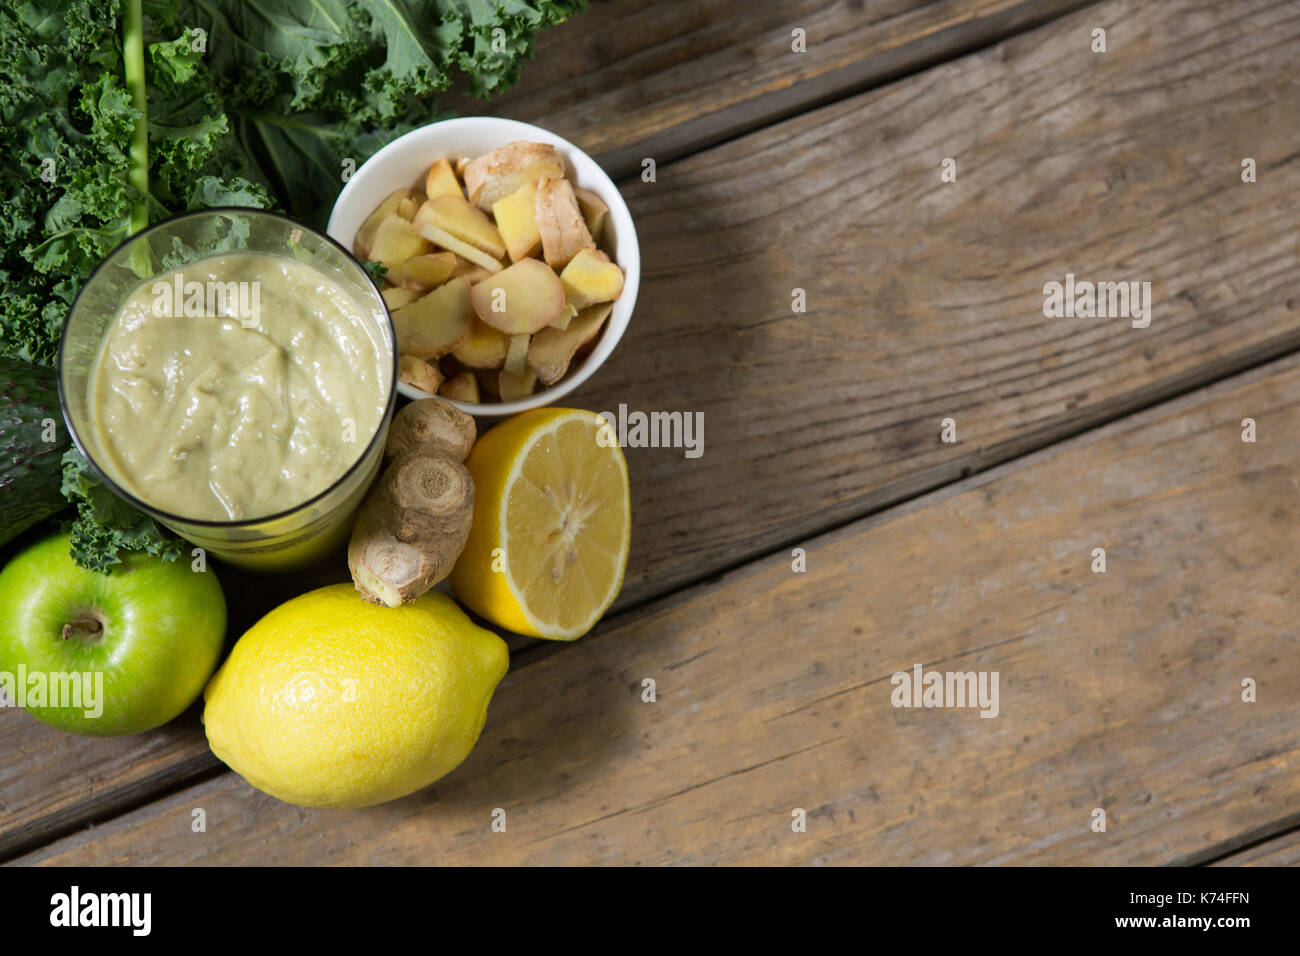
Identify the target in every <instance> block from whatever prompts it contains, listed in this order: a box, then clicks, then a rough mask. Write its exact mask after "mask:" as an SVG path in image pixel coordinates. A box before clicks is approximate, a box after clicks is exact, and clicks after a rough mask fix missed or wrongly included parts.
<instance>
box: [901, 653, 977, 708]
mask: <svg viewBox="0 0 1300 956" xmlns="http://www.w3.org/2000/svg"><path fill="white" fill-rule="evenodd" d="M998 676H999V674H998V672H997V671H926V670H925V669H924V668H923V667H922V666H921V665H920V664H916V665H914V666H913V667H912V670H911V672H908V671H898V672H896V673H895V674H894V675H893V677H891V678H890V679H889V682H890V683H891V684H893V685H894V690H893V691H892V692H891V693H890V695H889V702H890V703H891V704H893V705H894V706H895V707H978V708H980V716H981V717H996V716H997V715H998Z"/></svg>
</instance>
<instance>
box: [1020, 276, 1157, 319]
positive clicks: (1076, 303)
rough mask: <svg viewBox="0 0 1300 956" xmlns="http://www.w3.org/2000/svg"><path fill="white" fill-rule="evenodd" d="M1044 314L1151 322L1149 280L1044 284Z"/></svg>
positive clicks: (1072, 277)
mask: <svg viewBox="0 0 1300 956" xmlns="http://www.w3.org/2000/svg"><path fill="white" fill-rule="evenodd" d="M1043 315H1044V316H1046V317H1047V318H1049V319H1073V318H1076V317H1077V318H1080V319H1114V318H1123V319H1131V320H1132V324H1133V328H1135V329H1145V328H1146V327H1147V326H1149V325H1150V324H1151V283H1150V282H1075V281H1074V273H1073V272H1067V273H1066V274H1065V282H1064V283H1060V282H1049V283H1047V284H1046V285H1045V286H1043Z"/></svg>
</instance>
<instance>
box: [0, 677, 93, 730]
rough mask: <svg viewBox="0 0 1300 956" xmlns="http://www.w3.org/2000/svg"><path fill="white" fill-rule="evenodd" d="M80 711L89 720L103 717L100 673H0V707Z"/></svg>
mask: <svg viewBox="0 0 1300 956" xmlns="http://www.w3.org/2000/svg"><path fill="white" fill-rule="evenodd" d="M15 706H16V707H20V708H22V709H26V708H28V707H42V708H44V707H53V708H58V709H65V708H66V709H69V710H80V711H82V712H83V713H84V715H85V716H86V717H88V718H90V719H92V720H93V719H95V718H98V717H102V716H103V714H104V673H103V671H28V670H27V665H26V664H19V665H18V673H17V674H13V673H11V672H9V671H0V707H15Z"/></svg>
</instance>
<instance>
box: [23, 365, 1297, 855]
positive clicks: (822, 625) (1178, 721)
mask: <svg viewBox="0 0 1300 956" xmlns="http://www.w3.org/2000/svg"><path fill="white" fill-rule="evenodd" d="M1246 416H1250V417H1253V418H1254V419H1256V421H1257V422H1258V423H1259V441H1258V442H1257V443H1256V444H1245V443H1243V442H1242V440H1241V427H1240V421H1241V419H1242V418H1243V417H1246ZM1297 430H1300V356H1293V357H1292V358H1289V359H1286V360H1283V361H1281V362H1278V363H1275V364H1273V365H1272V366H1269V367H1266V368H1264V369H1260V370H1256V371H1255V372H1251V373H1248V374H1247V375H1244V376H1240V377H1238V378H1235V379H1233V380H1231V381H1230V382H1228V383H1224V384H1222V385H1219V386H1215V387H1214V388H1212V389H1208V390H1202V391H1199V392H1197V393H1195V394H1193V395H1191V396H1187V397H1185V398H1182V399H1179V400H1177V401H1175V402H1172V403H1168V404H1165V405H1161V406H1158V407H1156V408H1154V409H1150V410H1148V411H1146V412H1143V413H1141V414H1139V415H1136V416H1132V417H1130V418H1127V419H1124V420H1123V421H1120V422H1117V423H1114V424H1112V425H1109V426H1107V427H1105V428H1103V429H1100V430H1097V431H1093V432H1090V433H1089V434H1087V435H1086V436H1083V437H1081V438H1077V439H1073V440H1071V441H1069V442H1066V443H1064V444H1061V445H1056V446H1053V447H1052V448H1050V449H1048V450H1046V451H1043V452H1039V453H1036V454H1034V455H1032V456H1029V457H1026V458H1023V459H1019V460H1017V461H1016V462H1013V463H1011V464H1009V465H1005V466H1002V467H999V468H998V469H995V470H994V471H992V472H990V473H987V474H984V475H980V476H977V477H975V478H972V479H968V480H967V481H964V482H962V483H961V484H960V486H950V487H949V488H947V489H944V490H942V491H940V492H937V493H935V494H933V495H931V496H928V497H927V498H926V499H923V500H921V501H916V502H912V503H909V504H908V505H905V506H903V507H900V508H898V509H895V510H893V511H891V512H888V513H886V514H883V515H878V516H874V517H872V518H868V519H865V520H863V521H861V522H859V523H857V524H855V525H852V526H850V527H847V528H844V529H841V530H839V531H836V532H834V533H832V534H830V535H828V536H826V537H824V538H819V539H816V540H814V541H812V542H810V543H809V545H808V555H807V571H806V573H803V574H799V573H794V572H793V571H792V568H791V564H790V560H789V557H788V556H787V555H784V554H777V555H774V556H772V557H770V558H768V559H765V560H763V561H760V562H757V563H755V564H754V565H751V566H747V567H746V568H744V569H742V570H740V571H737V572H734V573H731V574H729V575H727V576H725V577H724V578H723V579H722V580H720V581H718V582H716V583H712V584H708V585H702V586H699V587H697V588H694V589H692V590H691V591H689V592H687V593H682V594H678V595H674V596H670V597H669V598H667V599H665V600H664V601H662V602H660V603H659V604H657V605H655V606H652V607H648V608H646V609H644V610H643V611H641V612H639V613H637V614H636V615H634V617H635V619H634V620H629V621H626V622H624V623H622V624H621V625H619V626H616V627H614V628H612V629H611V632H610V633H608V635H607V636H605V637H602V638H600V639H597V640H587V641H583V642H579V643H578V644H575V645H571V646H566V647H564V648H562V649H561V650H559V651H557V652H556V653H553V654H550V655H548V656H546V657H544V658H542V659H540V660H537V661H535V662H534V663H532V664H531V665H530V666H528V667H525V668H522V669H521V670H518V671H516V672H514V673H512V674H510V675H508V676H507V678H506V680H505V681H504V682H503V684H502V686H501V687H500V688H499V690H498V692H497V696H496V698H495V700H494V701H493V705H492V709H491V712H490V715H489V719H488V723H487V727H486V729H485V732H484V735H483V738H482V740H481V741H480V743H479V745H478V747H477V749H476V750H475V752H474V753H473V754H472V755H471V757H470V759H469V760H468V761H467V762H466V763H465V765H463V766H462V767H461V768H459V769H458V770H457V771H456V772H455V773H453V774H452V775H450V776H449V777H447V778H445V779H444V780H443V781H442V782H440V783H438V784H436V785H435V786H434V787H433V788H431V789H430V790H428V791H426V792H424V793H421V794H417V795H415V796H413V797H411V798H408V799H406V800H402V801H398V802H396V803H393V804H389V805H387V806H384V807H378V808H371V809H368V810H364V811H331V812H320V811H308V810H302V809H299V808H295V807H291V806H287V805H284V804H280V803H278V802H277V801H275V800H273V799H272V798H270V797H266V796H264V795H262V794H259V793H257V792H256V791H254V790H252V789H251V788H250V787H249V786H248V785H247V784H245V783H244V782H243V781H242V780H240V779H239V778H237V777H235V776H233V775H225V776H222V777H220V778H217V779H214V780H211V781H209V782H207V783H204V784H201V785H199V786H196V787H193V788H191V789H189V790H187V791H185V792H183V793H179V794H177V795H175V796H172V797H169V798H167V799H165V800H162V801H159V802H158V803H156V804H154V805H151V806H149V807H146V808H143V809H141V810H139V811H136V812H134V813H132V814H130V815H128V816H126V817H124V818H121V819H119V820H115V821H112V822H110V823H108V824H107V825H105V826H102V827H99V828H97V829H95V830H92V831H89V832H83V833H79V834H77V835H75V836H72V837H70V838H67V839H64V840H61V841H59V842H58V843H56V844H54V845H52V846H50V847H48V848H45V849H42V850H41V851H39V852H37V853H35V854H32V855H31V856H30V857H27V858H25V859H24V860H23V861H22V862H25V863H33V862H40V863H53V864H69V863H74V864H122V863H133V864H174V863H216V864H232V865H249V864H256V863H321V862H331V863H335V862H339V863H370V864H374V863H422V864H432V863H438V864H442V863H453V864H457V863H458V864H479V863H524V864H542V863H545V864H595V863H620V864H630V863H645V864H664V863H786V864H789V863H837V864H847V863H888V864H911V863H924V864H988V863H1053V864H1117V863H1126V864H1155V863H1169V862H1192V861H1195V860H1197V859H1201V858H1212V857H1213V856H1215V855H1216V848H1217V847H1220V846H1222V845H1223V844H1224V843H1225V842H1226V841H1231V840H1233V839H1234V838H1235V837H1237V836H1238V835H1239V834H1241V833H1243V832H1246V831H1248V830H1251V829H1254V828H1256V827H1259V826H1261V825H1263V824H1265V823H1267V822H1268V821H1270V820H1273V821H1280V820H1284V819H1287V818H1293V817H1295V815H1296V814H1297V813H1298V812H1300V775H1297V774H1296V773H1295V765H1296V763H1295V761H1296V754H1297V752H1298V751H1300V658H1298V657H1297V656H1296V655H1295V654H1294V647H1295V642H1296V640H1297V638H1300V622H1297V620H1296V618H1295V614H1294V609H1295V605H1296V599H1297V590H1296V589H1297V582H1298V581H1300V549H1298V548H1297V547H1296V524H1297V519H1300V495H1298V494H1297V492H1298V491H1300V485H1298V484H1297V478H1296V475H1297V474H1298V473H1300V444H1298V443H1297V442H1296V441H1295V438H1294V436H1295V434H1296V433H1297ZM1095 547H1103V548H1105V549H1106V552H1107V569H1106V571H1105V573H1096V572H1094V571H1093V570H1092V569H1091V565H1092V562H1093V554H1092V549H1093V548H1095ZM918 663H919V664H923V665H924V666H925V668H926V669H927V670H929V671H949V670H953V671H984V672H997V673H998V674H999V685H998V686H999V695H998V712H997V716H995V717H993V718H991V719H984V718H982V717H980V716H979V714H978V713H977V712H976V711H975V710H972V709H946V710H943V709H901V708H896V707H894V706H893V705H892V704H891V695H892V691H893V688H892V686H891V683H892V682H891V675H892V674H894V673H895V672H898V671H910V670H911V669H912V668H913V666H914V665H916V664H918ZM1245 677H1252V678H1254V679H1255V680H1256V681H1257V682H1258V701H1257V702H1255V703H1245V702H1243V701H1242V699H1241V682H1242V679H1243V678H1245ZM645 678H653V679H654V680H655V681H656V682H657V698H658V699H657V700H656V701H655V702H653V703H646V702H643V700H642V696H641V694H642V686H643V685H642V681H643V680H644V679H645ZM198 807H202V808H203V809H204V810H205V811H206V816H207V827H208V828H207V832H206V833H203V834H194V833H191V832H190V829H189V821H190V819H191V811H192V810H193V809H195V808H198ZM498 807H499V808H503V809H505V810H506V812H507V829H506V832H504V833H495V832H493V831H492V829H491V822H492V814H493V811H494V809H495V808H498ZM1098 807H1100V808H1103V809H1104V810H1105V811H1106V814H1107V826H1106V830H1105V832H1104V833H1101V832H1093V830H1092V829H1091V826H1090V824H1091V822H1092V819H1093V812H1094V809H1095V808H1098ZM795 808H803V809H804V810H805V811H806V812H807V814H808V828H807V832H806V833H798V834H797V833H794V832H792V830H791V813H792V810H794V809H795Z"/></svg>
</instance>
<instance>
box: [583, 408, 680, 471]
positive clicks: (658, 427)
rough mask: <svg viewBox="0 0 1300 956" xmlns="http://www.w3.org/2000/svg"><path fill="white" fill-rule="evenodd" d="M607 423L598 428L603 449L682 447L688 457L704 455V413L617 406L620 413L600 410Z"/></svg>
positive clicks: (598, 442) (597, 440)
mask: <svg viewBox="0 0 1300 956" xmlns="http://www.w3.org/2000/svg"><path fill="white" fill-rule="evenodd" d="M599 417H600V418H601V419H603V420H604V422H605V424H604V425H602V426H601V427H600V428H599V429H597V431H596V443H597V444H598V445H600V447H602V448H609V447H611V446H613V445H618V447H620V448H683V449H685V451H684V453H683V454H684V455H685V456H686V457H687V458H699V457H700V456H701V455H703V454H704V413H703V412H695V413H691V412H640V411H631V412H629V411H628V410H627V405H626V404H620V405H619V406H618V414H615V413H614V412H601V413H600V416H599Z"/></svg>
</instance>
